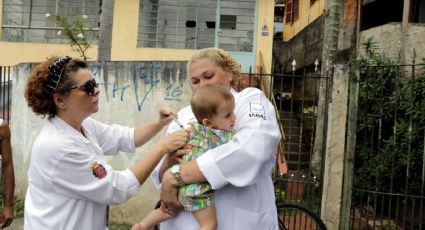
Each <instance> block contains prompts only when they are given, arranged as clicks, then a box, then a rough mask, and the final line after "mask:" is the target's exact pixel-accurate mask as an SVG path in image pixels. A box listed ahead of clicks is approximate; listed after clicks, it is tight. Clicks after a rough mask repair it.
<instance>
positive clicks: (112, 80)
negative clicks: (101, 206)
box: [10, 62, 191, 223]
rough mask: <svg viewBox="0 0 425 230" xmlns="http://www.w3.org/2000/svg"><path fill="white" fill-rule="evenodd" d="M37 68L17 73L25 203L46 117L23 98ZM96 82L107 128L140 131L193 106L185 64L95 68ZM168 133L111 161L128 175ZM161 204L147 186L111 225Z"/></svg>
mask: <svg viewBox="0 0 425 230" xmlns="http://www.w3.org/2000/svg"><path fill="white" fill-rule="evenodd" d="M33 67H35V64H34V63H30V64H20V65H17V66H15V67H14V68H13V75H14V76H13V79H14V83H13V89H12V92H11V96H12V109H11V111H13V112H12V117H11V122H10V124H11V131H12V146H13V160H14V164H15V170H16V172H15V173H16V191H15V194H16V195H18V196H19V197H20V198H23V197H24V196H25V192H26V189H27V170H28V165H29V162H30V155H31V146H32V143H33V141H34V140H35V138H36V137H37V135H38V133H39V130H40V127H41V125H42V123H43V119H42V118H41V117H37V116H35V114H34V113H33V112H32V111H31V109H30V108H28V106H27V104H26V101H25V98H24V97H23V94H24V89H25V85H26V82H27V77H28V76H29V74H30V71H31V69H32V68H33ZM90 70H91V71H92V73H93V76H94V78H95V79H96V81H97V82H98V83H100V85H99V88H100V90H101V94H100V106H99V112H97V113H96V114H95V115H93V117H94V118H95V119H97V120H99V121H101V122H104V123H107V124H114V123H115V124H121V125H126V126H136V125H139V124H143V123H146V122H148V121H152V120H156V119H157V118H158V110H159V108H160V107H163V106H169V107H172V108H174V109H175V110H179V109H180V108H183V107H184V106H186V105H187V104H188V101H189V99H190V96H191V90H190V87H189V84H188V83H187V81H186V62H111V63H107V64H106V66H105V67H103V66H102V67H101V66H100V65H99V64H97V63H90ZM164 132H165V130H164V131H163V132H162V133H160V134H158V135H157V136H156V137H155V138H154V139H153V140H152V141H150V142H148V143H147V144H146V145H144V146H142V147H140V148H138V150H137V152H136V153H135V154H128V153H120V154H118V155H117V156H114V157H109V158H108V162H110V163H111V164H112V166H113V167H114V169H115V170H124V169H126V168H127V167H129V166H132V165H133V164H134V163H135V162H136V161H138V160H140V159H143V156H144V155H145V154H146V153H147V151H149V149H151V148H152V147H153V144H154V143H155V142H156V141H158V140H159V139H160V138H161V137H163V136H164ZM158 200H159V192H158V191H157V190H156V189H155V188H154V186H153V185H152V183H151V180H150V179H148V181H147V182H146V183H145V184H144V185H143V186H142V189H141V192H140V193H139V194H138V195H137V196H136V197H134V198H132V199H130V200H129V201H128V202H126V203H125V204H123V205H114V206H112V209H111V220H112V221H115V222H128V223H136V222H137V221H139V220H140V218H142V217H143V216H145V215H146V214H147V213H148V212H149V211H151V210H152V209H153V207H154V206H155V204H156V202H157V201H158Z"/></svg>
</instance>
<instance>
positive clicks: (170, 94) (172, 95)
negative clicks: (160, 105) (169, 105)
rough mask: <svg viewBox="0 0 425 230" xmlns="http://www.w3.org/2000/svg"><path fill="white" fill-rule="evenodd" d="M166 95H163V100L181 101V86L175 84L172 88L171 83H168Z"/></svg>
mask: <svg viewBox="0 0 425 230" xmlns="http://www.w3.org/2000/svg"><path fill="white" fill-rule="evenodd" d="M166 90H167V96H165V97H164V100H166V101H180V102H181V101H182V100H180V98H177V97H179V96H180V95H181V94H182V93H183V91H182V87H181V86H177V87H175V88H173V84H168V86H167V88H166Z"/></svg>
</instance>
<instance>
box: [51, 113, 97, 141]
mask: <svg viewBox="0 0 425 230" xmlns="http://www.w3.org/2000/svg"><path fill="white" fill-rule="evenodd" d="M48 121H50V122H51V123H52V124H53V125H54V126H55V127H56V128H57V129H59V130H62V131H63V132H64V133H65V134H66V135H69V136H71V137H72V138H74V139H77V140H80V141H82V142H83V143H90V141H89V139H88V138H86V137H85V136H84V135H83V134H81V133H80V132H78V131H77V130H76V129H74V128H73V127H72V126H70V125H69V124H68V123H66V122H65V121H64V120H62V119H61V118H60V117H58V116H54V117H53V118H50V119H48ZM83 123H84V122H83ZM81 128H82V129H83V132H84V133H85V134H86V135H88V132H87V131H86V129H85V128H84V127H83V126H82V127H81Z"/></svg>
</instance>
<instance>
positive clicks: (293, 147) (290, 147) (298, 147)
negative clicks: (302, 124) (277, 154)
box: [284, 139, 307, 152]
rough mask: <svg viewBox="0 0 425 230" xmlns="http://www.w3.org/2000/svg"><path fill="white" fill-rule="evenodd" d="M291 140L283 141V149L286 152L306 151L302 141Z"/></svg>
mask: <svg viewBox="0 0 425 230" xmlns="http://www.w3.org/2000/svg"><path fill="white" fill-rule="evenodd" d="M292 141H293V140H292V139H291V142H285V144H284V147H285V151H288V152H307V146H306V144H304V143H301V144H300V143H295V142H292Z"/></svg>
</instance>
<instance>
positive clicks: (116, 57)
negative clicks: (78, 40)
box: [0, 0, 274, 72]
mask: <svg viewBox="0 0 425 230" xmlns="http://www.w3.org/2000/svg"><path fill="white" fill-rule="evenodd" d="M0 6H1V8H2V10H1V11H0V18H1V21H2V26H1V29H0V38H1V40H0V50H1V54H2V55H0V65H15V64H18V63H23V62H39V61H42V60H45V58H46V57H48V56H51V55H58V56H61V55H65V54H66V55H71V56H78V54H77V53H74V52H73V51H72V50H71V48H70V46H69V45H68V44H67V43H68V40H67V37H66V36H65V33H64V31H63V28H62V27H61V26H59V25H58V23H56V21H55V15H59V16H61V17H63V18H67V20H68V22H70V23H71V24H72V23H74V24H75V22H76V21H77V20H81V21H83V23H84V28H85V30H84V31H85V38H86V39H87V40H88V42H89V44H90V48H89V49H88V50H87V51H86V53H87V56H88V58H89V60H91V61H96V59H97V54H98V51H97V41H98V39H99V37H98V34H99V33H98V31H99V23H100V17H99V14H100V11H101V7H100V6H99V1H88V0H72V1H70V0H67V1H64V0H55V1H48V0H39V1H24V0H0ZM273 13H274V2H273V1H272V0H264V1H263V0H261V1H260V0H239V1H230V0H205V1H195V0H182V1H178V2H176V1H171V0H154V1H148V0H130V1H125V2H122V1H115V2H114V8H113V29H112V46H111V61H185V60H188V58H189V57H190V56H191V55H192V54H193V53H194V51H195V50H196V49H202V48H206V47H219V48H222V49H224V50H226V51H228V52H230V53H231V55H232V56H233V57H234V58H236V59H237V61H238V62H239V63H240V64H241V67H242V70H243V71H246V72H247V71H248V70H249V68H250V67H252V68H253V71H256V70H257V69H259V68H260V67H262V68H263V71H266V72H269V71H270V67H271V58H272V40H273Z"/></svg>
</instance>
